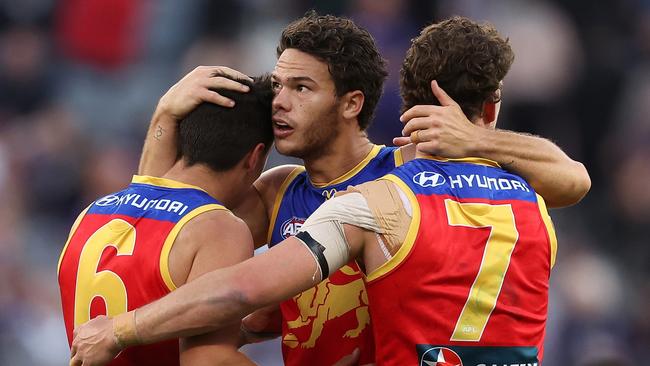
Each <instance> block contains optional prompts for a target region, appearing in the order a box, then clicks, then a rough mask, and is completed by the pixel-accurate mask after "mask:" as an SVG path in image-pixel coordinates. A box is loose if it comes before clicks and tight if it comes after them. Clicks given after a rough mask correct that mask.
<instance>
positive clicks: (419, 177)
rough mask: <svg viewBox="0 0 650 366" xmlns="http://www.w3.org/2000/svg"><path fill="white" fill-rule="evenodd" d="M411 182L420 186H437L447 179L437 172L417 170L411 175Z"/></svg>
mask: <svg viewBox="0 0 650 366" xmlns="http://www.w3.org/2000/svg"><path fill="white" fill-rule="evenodd" d="M413 183H415V184H417V185H419V186H422V187H437V186H441V185H443V184H445V183H447V180H445V177H443V176H442V175H440V174H438V173H434V172H419V173H418V174H416V175H414V176H413Z"/></svg>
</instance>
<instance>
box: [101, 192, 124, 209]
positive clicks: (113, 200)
mask: <svg viewBox="0 0 650 366" xmlns="http://www.w3.org/2000/svg"><path fill="white" fill-rule="evenodd" d="M119 201H120V198H119V197H118V196H114V195H112V194H111V195H108V196H104V197H102V198H100V199H98V200H97V201H95V204H96V205H97V206H102V207H103V206H113V205H115V204H117V203H118V202H119Z"/></svg>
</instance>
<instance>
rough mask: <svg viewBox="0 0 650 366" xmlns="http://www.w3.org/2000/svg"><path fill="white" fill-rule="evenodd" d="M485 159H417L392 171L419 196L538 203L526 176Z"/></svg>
mask: <svg viewBox="0 0 650 366" xmlns="http://www.w3.org/2000/svg"><path fill="white" fill-rule="evenodd" d="M483 162H486V161H485V160H482V159H477V160H475V162H471V163H470V162H462V161H461V162H459V161H453V162H446V161H438V160H430V159H416V160H412V161H410V162H408V163H406V164H404V165H402V166H401V167H399V168H397V169H395V170H394V171H393V172H392V174H393V175H395V176H397V177H399V178H400V179H401V180H402V181H404V182H405V183H406V184H407V185H408V186H409V187H410V188H411V189H412V190H413V192H414V193H415V194H416V195H417V194H425V195H433V194H435V195H449V196H454V197H458V198H461V199H464V198H478V199H486V200H497V201H498V200H513V199H515V200H524V201H530V202H537V196H536V194H535V191H534V190H533V188H532V187H531V186H530V185H529V184H528V182H526V181H525V180H524V179H523V178H521V177H520V176H517V175H514V174H512V173H509V172H507V171H505V170H503V169H501V168H500V167H498V165H496V164H494V165H490V164H483Z"/></svg>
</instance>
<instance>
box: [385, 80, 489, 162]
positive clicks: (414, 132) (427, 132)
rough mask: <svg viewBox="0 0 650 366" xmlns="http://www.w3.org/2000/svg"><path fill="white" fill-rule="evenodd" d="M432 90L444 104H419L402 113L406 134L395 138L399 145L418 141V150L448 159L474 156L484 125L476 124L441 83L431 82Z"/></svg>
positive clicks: (401, 119)
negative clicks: (468, 117)
mask: <svg viewBox="0 0 650 366" xmlns="http://www.w3.org/2000/svg"><path fill="white" fill-rule="evenodd" d="M431 91H432V92H433V94H434V95H435V97H436V98H437V99H438V101H439V102H440V105H439V106H438V105H416V106H414V107H412V108H410V109H409V110H407V111H406V112H404V114H402V116H401V117H400V121H402V122H403V123H404V129H403V130H402V136H401V137H396V138H394V139H393V143H394V144H395V145H397V146H404V145H407V144H410V143H414V144H416V147H417V150H418V151H420V152H423V153H426V154H429V155H436V156H442V157H447V158H461V157H466V156H471V155H472V151H473V150H474V147H475V146H476V145H475V144H476V142H477V141H478V139H479V136H480V133H481V128H480V127H477V126H476V125H474V124H473V123H472V122H471V121H470V120H469V119H467V117H466V116H465V114H464V113H463V110H462V109H461V107H460V105H458V103H456V101H454V100H453V99H452V98H451V97H450V96H449V95H448V94H447V93H446V92H445V91H444V90H443V89H442V88H441V87H440V86H439V85H438V83H437V82H436V81H435V80H433V81H431Z"/></svg>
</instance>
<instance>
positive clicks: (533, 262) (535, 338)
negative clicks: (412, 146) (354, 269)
mask: <svg viewBox="0 0 650 366" xmlns="http://www.w3.org/2000/svg"><path fill="white" fill-rule="evenodd" d="M382 179H388V180H391V181H393V182H395V183H396V184H397V185H398V186H399V187H400V188H401V189H402V190H403V191H404V192H405V193H406V194H407V196H409V198H410V202H411V209H412V221H411V224H410V227H409V232H408V234H407V237H406V240H405V241H404V243H403V245H402V247H401V248H400V249H399V250H398V251H397V253H395V255H394V256H393V257H392V258H391V259H389V260H388V261H387V262H386V263H385V264H384V265H382V266H380V267H379V268H378V269H377V270H375V271H373V272H372V273H370V274H368V278H367V290H368V298H369V300H370V304H371V309H370V311H371V315H372V318H373V319H375V322H374V332H375V343H376V345H377V349H376V352H377V356H376V357H377V364H378V365H454V366H458V365H465V366H468V365H471V366H475V365H540V364H541V360H542V355H543V341H544V332H545V325H546V317H547V307H548V286H549V276H550V271H551V268H552V266H553V263H554V260H555V253H556V247H557V242H556V239H555V233H554V230H553V226H552V223H551V220H550V217H549V215H548V213H547V211H546V207H545V204H544V201H543V199H542V198H541V197H540V196H538V195H537V194H536V193H535V192H534V191H533V189H532V188H531V187H530V186H529V185H528V183H527V182H526V181H524V180H523V179H522V178H521V177H519V176H516V175H513V174H510V173H508V172H506V171H504V170H502V169H500V168H499V167H498V165H496V163H493V162H490V161H487V160H482V159H460V160H455V161H437V160H433V159H417V160H413V161H411V162H409V163H406V164H404V165H403V166H402V167H400V168H397V169H395V171H393V172H392V173H391V174H390V175H387V176H386V177H384V178H382Z"/></svg>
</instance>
